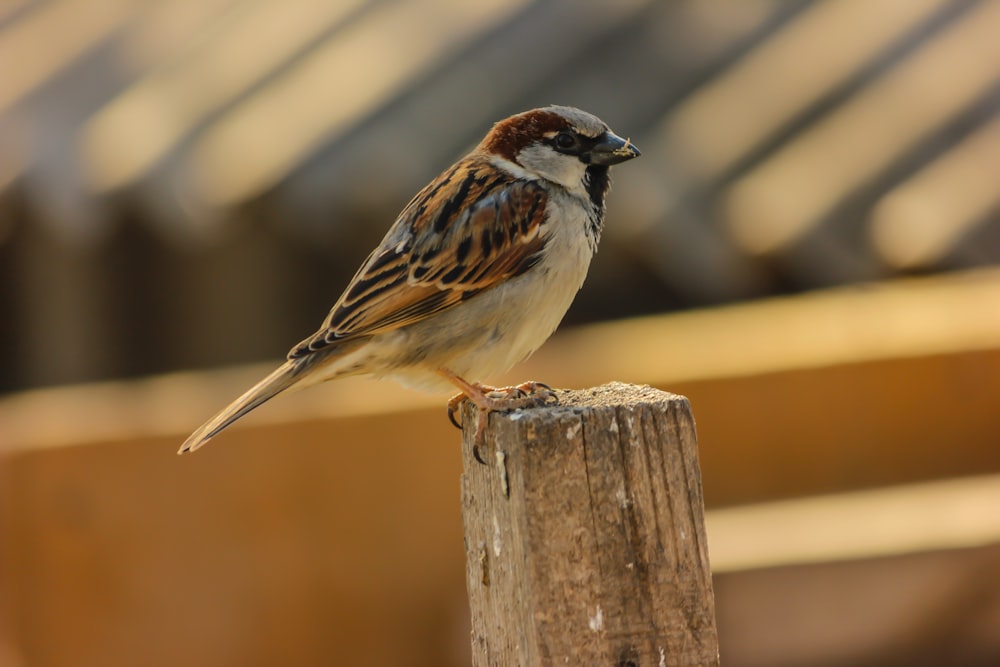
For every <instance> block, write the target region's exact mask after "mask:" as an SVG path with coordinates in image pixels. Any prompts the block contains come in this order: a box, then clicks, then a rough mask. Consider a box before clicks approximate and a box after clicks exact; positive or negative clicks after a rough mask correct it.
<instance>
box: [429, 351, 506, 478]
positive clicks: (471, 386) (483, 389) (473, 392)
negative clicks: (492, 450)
mask: <svg viewBox="0 0 1000 667" xmlns="http://www.w3.org/2000/svg"><path fill="white" fill-rule="evenodd" d="M438 374H439V375H440V376H441V377H443V378H445V379H446V380H448V381H449V382H451V383H452V384H453V385H455V386H456V387H458V388H459V389H461V390H462V393H460V394H457V395H455V396H452V397H451V399H450V400H449V401H448V419H449V420H451V423H452V424H454V425H455V426H456V427H458V428H461V425H460V424H459V423H458V421H456V420H455V412H456V411H458V410H460V409H461V407H462V404H463V403H465V402H466V401H472V402H473V403H474V404H475V405H476V407H477V408H479V416H478V419H477V420H476V433H475V436H474V437H473V445H472V455H473V456H475V457H476V460H477V461H479V462H480V463H483V464H485V463H486V461H484V460H483V458H482V456H480V454H479V446H480V445H481V444H483V443H484V441H485V433H486V423H487V421H488V420H489V414H490V410H500V409H503V408H502V406H501V402H500V400H499V399H496V398H493V397H491V396H488V395H487V394H488V393H491V392H492V391H493V387H489V386H486V385H482V384H479V383H478V382H476V383H471V382H467V381H466V380H464V379H463V378H461V377H459V376H458V375H455V374H454V373H452V372H451V371H449V370H448V369H446V368H441V369H439V370H438Z"/></svg>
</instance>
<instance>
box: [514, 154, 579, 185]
mask: <svg viewBox="0 0 1000 667" xmlns="http://www.w3.org/2000/svg"><path fill="white" fill-rule="evenodd" d="M517 162H518V164H520V165H521V166H522V167H524V168H525V169H527V170H528V171H531V172H534V173H536V174H538V175H539V176H541V177H542V178H544V179H546V180H548V181H552V182H554V183H558V184H559V185H561V186H563V187H564V188H566V189H567V190H577V189H582V188H583V176H584V173H585V172H586V170H587V165H585V164H583V163H582V162H580V160H579V159H577V158H576V157H575V156H572V155H563V154H561V153H556V152H555V151H554V150H552V149H551V148H549V147H548V146H539V145H534V146H528V147H527V148H524V149H522V150H521V152H520V153H518V154H517Z"/></svg>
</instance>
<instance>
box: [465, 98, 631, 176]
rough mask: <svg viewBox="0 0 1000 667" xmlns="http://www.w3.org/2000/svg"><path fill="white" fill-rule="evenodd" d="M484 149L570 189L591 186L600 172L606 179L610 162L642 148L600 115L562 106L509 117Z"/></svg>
mask: <svg viewBox="0 0 1000 667" xmlns="http://www.w3.org/2000/svg"><path fill="white" fill-rule="evenodd" d="M479 148H480V150H481V151H484V152H486V153H487V154H490V155H494V156H497V157H499V158H502V159H503V160H506V161H508V162H511V163H514V164H515V165H517V166H518V167H520V168H521V169H523V170H524V171H526V172H528V173H529V174H530V175H532V176H535V177H537V178H543V179H545V180H547V181H550V182H552V183H557V184H558V185H561V186H563V187H564V188H566V189H567V190H570V191H580V190H583V191H587V190H588V184H589V183H591V182H592V181H594V180H595V179H594V176H595V175H598V174H599V175H600V176H601V177H602V178H600V179H599V180H602V181H606V177H605V175H606V172H607V169H608V167H610V166H611V165H614V164H618V163H620V162H625V161H626V160H631V159H632V158H634V157H637V156H638V155H639V149H638V148H636V147H635V146H634V145H633V144H632V143H631V142H630V141H629V140H628V139H622V138H621V137H619V136H618V135H617V134H615V133H614V132H612V131H611V130H610V128H608V126H607V124H606V123H605V122H604V121H602V120H601V119H600V118H598V117H597V116H594V115H593V114H589V113H587V112H586V111H581V110H580V109H576V108H574V107H563V106H549V107H543V108H540V109H532V110H531V111H525V112H524V113H519V114H517V115H516V116H511V117H510V118H505V119H504V120H502V121H500V122H498V123H497V124H496V125H494V126H493V129H492V130H490V133H489V134H487V135H486V138H485V139H483V142H482V143H481V144H480V146H479ZM602 195H603V193H602Z"/></svg>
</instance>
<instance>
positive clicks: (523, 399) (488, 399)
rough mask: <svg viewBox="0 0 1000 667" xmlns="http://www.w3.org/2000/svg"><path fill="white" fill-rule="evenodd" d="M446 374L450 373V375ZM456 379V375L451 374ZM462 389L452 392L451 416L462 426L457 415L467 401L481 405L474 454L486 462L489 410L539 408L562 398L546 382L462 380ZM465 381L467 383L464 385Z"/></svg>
mask: <svg viewBox="0 0 1000 667" xmlns="http://www.w3.org/2000/svg"><path fill="white" fill-rule="evenodd" d="M445 377H448V376H447V375H446V376H445ZM449 379H451V380H452V381H453V382H454V379H452V378H451V377H449ZM455 384H458V386H460V387H462V393H460V394H457V395H455V396H453V397H452V398H451V399H450V400H449V401H448V419H449V420H450V421H451V423H452V424H454V425H455V427H456V428H462V424H461V422H460V421H459V420H458V419H456V414H458V413H460V411H461V409H462V406H463V405H464V404H465V402H466V401H472V402H473V403H474V404H475V406H476V407H477V408H478V416H477V419H476V432H475V435H474V437H473V446H472V454H473V456H474V457H475V458H476V460H477V461H479V462H480V463H486V461H485V460H483V457H482V455H481V452H480V448H481V445H483V444H485V432H486V424H487V422H488V421H489V413H490V412H509V411H511V410H518V409H521V408H537V407H542V406H544V405H554V404H556V403H558V402H559V398H558V396H556V392H555V391H554V390H553V389H552V387H550V386H549V385H547V384H545V383H543V382H534V381H529V382H522V383H521V384H519V385H515V386H511V387H490V386H488V385H483V384H479V383H466V382H464V381H462V383H461V384H459V383H458V382H455ZM463 385H464V386H463Z"/></svg>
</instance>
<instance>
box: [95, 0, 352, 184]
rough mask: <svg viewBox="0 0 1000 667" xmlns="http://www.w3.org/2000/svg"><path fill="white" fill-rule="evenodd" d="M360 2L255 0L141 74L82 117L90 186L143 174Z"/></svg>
mask: <svg viewBox="0 0 1000 667" xmlns="http://www.w3.org/2000/svg"><path fill="white" fill-rule="evenodd" d="M361 5H362V0H344V1H343V2H336V3H322V2H312V1H310V0H296V1H293V2H280V3H279V2H257V3H255V4H254V5H253V6H251V7H249V8H247V10H246V11H243V12H241V13H239V14H238V15H237V16H234V17H233V20H232V21H229V22H224V23H223V24H222V25H220V26H218V28H217V31H216V34H215V35H213V36H212V37H211V39H205V40H204V41H203V42H202V44H200V45H199V46H198V47H197V48H192V49H190V50H187V51H185V52H183V54H182V56H181V57H180V58H179V59H177V60H175V61H173V62H169V63H166V64H165V65H164V66H162V67H161V68H158V69H157V70H156V71H154V72H153V73H151V74H150V75H148V76H146V77H144V78H142V79H141V80H140V81H139V82H138V83H136V84H135V85H134V86H132V87H131V88H129V89H128V90H126V91H125V92H124V93H122V94H121V95H120V96H118V97H117V98H115V99H114V100H112V101H111V102H110V103H109V104H108V105H107V106H106V107H105V108H104V109H103V110H101V111H100V112H99V113H98V114H97V115H95V116H94V118H92V119H91V120H90V121H89V122H88V123H87V126H86V127H85V128H84V130H83V135H82V147H83V154H84V159H85V160H86V162H87V165H88V175H89V178H90V180H91V183H92V184H93V187H94V188H95V189H96V190H98V191H108V190H115V189H118V188H122V187H125V186H127V185H129V184H131V183H133V182H135V181H136V180H137V179H140V178H142V177H143V175H144V174H146V173H147V172H148V171H149V170H150V169H151V168H152V167H153V166H154V165H155V164H157V163H158V162H159V161H160V160H162V159H163V158H164V157H165V156H166V155H167V154H169V153H170V152H171V151H172V150H174V149H175V148H176V147H177V143H178V142H179V141H181V140H182V139H183V138H184V137H186V136H187V135H188V134H189V133H190V132H192V131H193V130H194V129H195V128H196V127H198V126H199V125H200V124H201V123H203V122H204V121H205V118H206V116H207V115H208V114H211V113H213V112H215V111H217V110H218V109H219V108H221V107H223V106H224V105H226V104H228V103H229V102H231V101H232V100H233V99H234V98H236V97H238V96H239V95H242V94H244V93H246V92H247V91H248V90H249V89H250V88H252V87H253V86H254V85H256V84H258V83H259V82H260V81H261V80H262V79H263V78H265V77H267V76H268V75H270V74H271V73H272V72H273V71H274V70H275V69H276V68H278V67H279V66H281V65H283V64H285V63H287V62H288V61H289V60H290V59H291V58H293V57H294V56H295V55H296V54H298V53H299V51H300V50H301V49H302V48H303V47H304V46H305V45H306V44H308V43H309V42H310V41H311V40H314V39H316V38H318V37H319V36H320V35H321V34H322V33H323V32H324V31H326V30H328V29H329V28H330V26H332V25H335V24H336V23H337V22H339V21H341V20H343V19H344V18H345V17H346V16H347V15H348V14H350V12H351V11H353V10H354V9H357V8H358V7H360V6H361Z"/></svg>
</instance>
